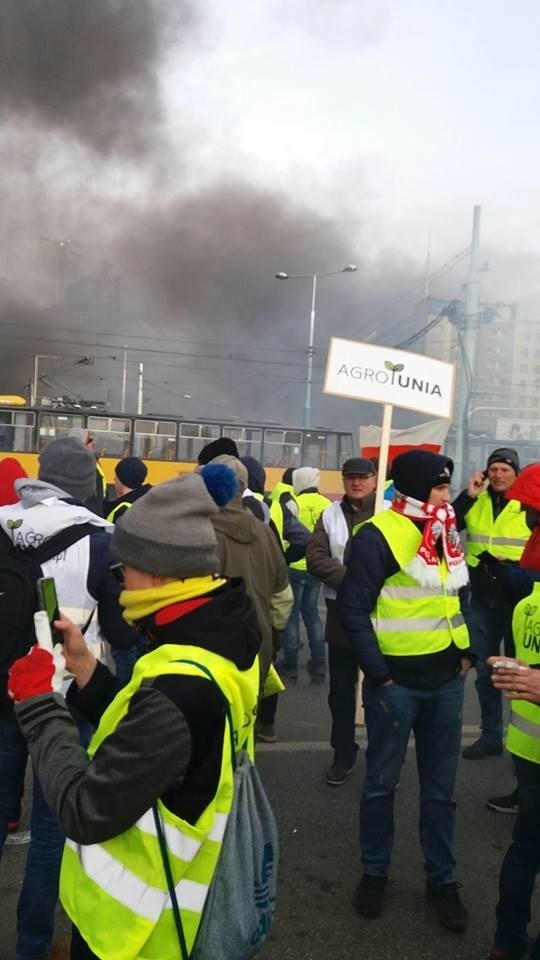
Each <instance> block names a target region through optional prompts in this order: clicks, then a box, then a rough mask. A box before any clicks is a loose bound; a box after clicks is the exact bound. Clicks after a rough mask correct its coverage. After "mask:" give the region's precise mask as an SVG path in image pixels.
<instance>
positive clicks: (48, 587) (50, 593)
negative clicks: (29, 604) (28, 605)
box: [37, 577, 64, 643]
mask: <svg viewBox="0 0 540 960" xmlns="http://www.w3.org/2000/svg"><path fill="white" fill-rule="evenodd" d="M37 592H38V599H39V608H40V610H44V611H45V613H46V614H47V619H48V621H49V624H50V627H51V633H52V640H53V643H62V642H63V640H64V635H63V633H62V631H61V630H55V628H54V627H53V623H54V621H55V620H59V619H60V611H59V609H58V598H57V596H56V584H55V582H54V577H40V579H39V580H38V581H37Z"/></svg>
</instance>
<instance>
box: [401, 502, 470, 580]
mask: <svg viewBox="0 0 540 960" xmlns="http://www.w3.org/2000/svg"><path fill="white" fill-rule="evenodd" d="M391 508H392V510H395V512H396V513H401V514H402V515H403V516H404V517H408V518H409V520H423V521H425V522H424V524H423V528H424V529H423V535H422V542H421V544H420V546H419V548H418V550H417V553H416V556H415V557H413V558H412V560H411V561H410V563H408V564H407V566H406V567H405V573H408V574H409V576H411V577H414V579H415V580H416V581H417V582H418V583H419V584H420V586H421V587H436V586H439V585H440V583H441V577H440V573H439V556H438V553H437V543H438V541H439V538H441V537H442V549H443V556H444V560H445V562H446V566H447V568H448V578H447V580H446V581H445V582H446V584H447V585H448V586H450V587H452V588H453V589H454V590H458V589H459V587H464V586H466V585H467V583H468V582H469V573H468V570H467V564H466V562H465V555H464V553H463V550H462V547H461V540H460V538H459V533H458V529H457V525H456V515H455V513H454V508H453V507H452V505H451V504H446V505H445V506H439V507H437V506H434V505H433V504H431V503H421V501H420V500H415V499H414V497H407V496H405V494H403V493H399V492H398V491H397V490H396V492H395V494H394V499H393V500H392V505H391Z"/></svg>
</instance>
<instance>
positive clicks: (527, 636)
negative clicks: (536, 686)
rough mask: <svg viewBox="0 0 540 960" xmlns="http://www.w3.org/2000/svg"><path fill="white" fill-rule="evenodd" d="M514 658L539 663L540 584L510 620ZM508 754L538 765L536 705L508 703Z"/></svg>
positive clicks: (539, 711) (539, 742) (539, 730)
mask: <svg viewBox="0 0 540 960" xmlns="http://www.w3.org/2000/svg"><path fill="white" fill-rule="evenodd" d="M512 632H513V635H514V643H515V645H516V657H518V659H519V660H523V661H524V663H527V664H531V665H532V664H535V665H536V664H537V663H539V662H540V583H535V584H534V587H533V591H532V593H530V594H529V596H528V597H525V598H524V599H523V600H520V602H519V603H517V604H516V606H515V608H514V613H513V616H512ZM506 747H507V749H508V750H509V751H510V753H513V754H515V755H516V756H517V757H522V758H523V759H524V760H530V761H531V762H532V763H540V705H538V704H536V703H531V702H530V701H529V700H512V701H511V711H510V722H509V724H508V733H507V735H506Z"/></svg>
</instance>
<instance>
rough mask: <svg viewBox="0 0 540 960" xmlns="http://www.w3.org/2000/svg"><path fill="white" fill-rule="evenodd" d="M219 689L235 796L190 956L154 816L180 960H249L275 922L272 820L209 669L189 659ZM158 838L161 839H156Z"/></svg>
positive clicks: (275, 844) (276, 854)
mask: <svg viewBox="0 0 540 960" xmlns="http://www.w3.org/2000/svg"><path fill="white" fill-rule="evenodd" d="M185 662H186V663H191V664H193V665H195V666H197V667H199V669H200V670H202V671H203V672H204V673H205V674H206V676H207V677H208V679H209V680H211V682H212V683H213V684H214V685H215V686H216V687H217V688H218V690H220V692H221V693H222V696H223V699H224V701H225V705H226V711H227V723H228V727H229V735H230V738H231V758H232V765H233V783H234V794H233V802H232V807H231V812H230V814H229V817H228V820H227V826H226V828H225V834H224V837H223V843H222V846H221V852H220V855H219V860H218V863H217V866H216V872H215V874H214V877H213V879H212V883H211V885H210V890H209V891H208V896H207V898H206V903H205V906H204V910H203V915H202V920H201V925H200V927H199V930H198V933H197V937H196V939H195V943H194V945H193V949H192V951H191V954H188V952H187V949H186V942H185V937H184V931H183V928H182V920H181V916H180V910H179V907H178V902H177V900H176V895H175V891H174V885H172V876H171V871H170V865H169V862H168V856H167V850H166V847H165V843H164V841H163V839H162V830H161V829H160V824H159V823H158V821H159V820H160V818H159V815H158V813H157V807H154V816H155V817H156V825H157V827H158V837H160V847H161V853H162V857H163V863H164V867H165V872H166V874H167V880H168V886H169V893H170V894H171V902H172V905H173V911H174V916H175V922H176V929H177V932H178V940H179V943H180V955H181V958H182V960H250V958H251V957H254V956H255V954H256V953H258V952H259V950H260V949H261V947H262V946H263V944H264V942H265V940H266V938H267V936H268V933H269V931H270V927H271V926H272V921H273V919H274V913H275V904H276V889H277V865H278V858H279V847H278V834H277V827H276V821H275V818H274V814H273V813H272V808H271V806H270V803H269V800H268V797H267V796H266V792H265V790H264V787H263V785H262V782H261V779H260V777H259V774H258V772H257V768H256V766H255V764H254V763H253V762H252V760H251V759H250V757H249V755H248V753H247V752H246V751H245V750H240V751H239V752H238V753H236V745H235V742H234V725H233V722H232V715H231V708H230V704H229V701H228V700H227V698H226V697H225V696H224V695H223V692H222V691H221V688H220V687H219V684H218V683H217V682H216V680H214V678H213V676H212V675H211V673H210V671H209V670H207V668H206V667H204V666H203V665H202V664H199V663H196V662H195V661H194V660H189V661H185ZM160 835H161V836H160Z"/></svg>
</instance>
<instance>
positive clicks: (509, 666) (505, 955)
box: [488, 571, 540, 960]
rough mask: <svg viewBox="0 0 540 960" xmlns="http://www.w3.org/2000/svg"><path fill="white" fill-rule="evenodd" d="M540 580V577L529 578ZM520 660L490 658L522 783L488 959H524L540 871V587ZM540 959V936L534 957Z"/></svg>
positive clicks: (533, 596) (525, 610)
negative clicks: (506, 704)
mask: <svg viewBox="0 0 540 960" xmlns="http://www.w3.org/2000/svg"><path fill="white" fill-rule="evenodd" d="M531 575H532V576H534V577H535V579H537V580H540V573H539V572H538V571H536V572H535V573H534V574H531ZM512 627H513V634H514V642H515V646H516V658H515V659H514V658H509V657H504V658H500V657H490V658H489V660H488V664H489V666H490V667H491V668H492V670H493V673H492V683H493V685H494V687H495V688H496V690H497V691H499V692H500V691H503V692H504V695H505V697H506V698H507V699H509V700H510V723H509V725H508V735H507V739H506V746H507V749H508V750H509V751H510V753H511V754H512V759H513V761H514V768H515V772H516V777H517V782H518V815H517V820H516V823H515V825H514V832H513V837H512V843H511V844H510V846H509V848H508V850H507V852H506V855H505V858H504V860H503V864H502V867H501V873H500V877H499V902H498V904H497V912H496V913H497V927H496V931H495V938H494V945H493V948H492V950H491V953H490V954H489V960H520V958H521V957H524V956H525V954H526V953H527V947H528V938H527V925H528V923H529V919H530V915H531V900H532V895H533V892H534V886H535V881H536V876H537V874H538V872H539V870H540V582H536V583H535V584H534V586H533V590H532V593H530V594H529V596H527V597H525V599H523V600H521V601H520V602H519V603H518V604H517V605H516V608H515V610H514V615H513V618H512ZM530 957H531V958H532V960H539V958H540V936H539V937H538V938H537V940H536V943H535V945H534V947H533V950H532V953H531V954H530Z"/></svg>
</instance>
